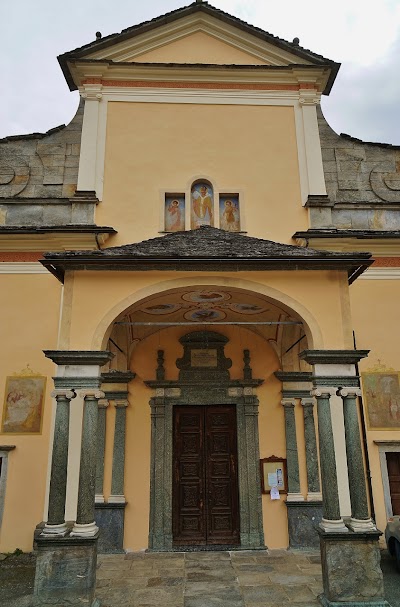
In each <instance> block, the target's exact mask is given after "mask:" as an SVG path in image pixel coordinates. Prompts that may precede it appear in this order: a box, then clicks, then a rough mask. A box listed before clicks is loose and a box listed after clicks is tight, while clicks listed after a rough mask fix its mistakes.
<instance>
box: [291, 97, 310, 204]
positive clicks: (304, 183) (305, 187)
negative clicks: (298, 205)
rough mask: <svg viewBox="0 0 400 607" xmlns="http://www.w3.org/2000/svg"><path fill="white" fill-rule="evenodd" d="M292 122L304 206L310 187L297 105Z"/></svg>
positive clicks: (301, 119) (302, 123) (301, 123)
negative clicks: (294, 130)
mask: <svg viewBox="0 0 400 607" xmlns="http://www.w3.org/2000/svg"><path fill="white" fill-rule="evenodd" d="M294 120H295V128H296V140H297V159H298V163H299V178H300V192H301V202H302V204H303V206H304V205H305V204H306V202H307V199H308V194H309V191H310V186H309V183H308V172H307V154H306V142H305V137H304V122H303V113H302V111H301V107H300V104H299V103H296V104H295V105H294Z"/></svg>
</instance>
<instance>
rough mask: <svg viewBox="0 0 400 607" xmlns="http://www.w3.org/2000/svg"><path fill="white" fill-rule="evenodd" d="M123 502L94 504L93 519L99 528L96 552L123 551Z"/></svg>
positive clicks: (113, 552)
mask: <svg viewBox="0 0 400 607" xmlns="http://www.w3.org/2000/svg"><path fill="white" fill-rule="evenodd" d="M125 506H126V504H124V503H113V504H108V503H107V504H104V503H103V504H96V507H95V521H96V525H97V526H98V528H99V529H100V535H99V541H98V545H97V552H98V553H99V554H118V553H122V552H124V549H123V545H124V516H125Z"/></svg>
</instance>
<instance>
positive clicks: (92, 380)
mask: <svg viewBox="0 0 400 607" xmlns="http://www.w3.org/2000/svg"><path fill="white" fill-rule="evenodd" d="M53 380H54V386H55V388H56V389H66V390H79V389H85V388H96V389H99V388H100V386H101V377H84V376H83V377H68V376H67V377H53Z"/></svg>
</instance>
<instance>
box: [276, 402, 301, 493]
mask: <svg viewBox="0 0 400 607" xmlns="http://www.w3.org/2000/svg"><path fill="white" fill-rule="evenodd" d="M295 403H296V400H295V399H294V398H284V399H282V401H281V404H282V405H283V407H284V410H285V433H286V460H287V473H288V494H287V501H288V502H303V501H304V497H303V495H302V494H301V493H300V473H299V454H298V451H297V437H296V419H295V415H294V407H295Z"/></svg>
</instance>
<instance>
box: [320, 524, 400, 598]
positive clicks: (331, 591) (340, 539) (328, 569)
mask: <svg viewBox="0 0 400 607" xmlns="http://www.w3.org/2000/svg"><path fill="white" fill-rule="evenodd" d="M318 533H319V536H320V545H321V564H322V580H323V588H324V591H323V594H322V595H320V597H318V598H319V601H320V603H321V604H322V605H324V607H367V606H368V607H390V605H389V603H388V602H387V601H386V600H385V597H384V589H383V575H382V571H381V568H380V565H379V563H380V550H379V544H378V539H379V536H380V535H381V532H380V531H368V532H364V533H354V532H353V531H350V530H349V531H348V532H347V533H332V532H328V533H327V532H325V531H322V530H319V531H318Z"/></svg>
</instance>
